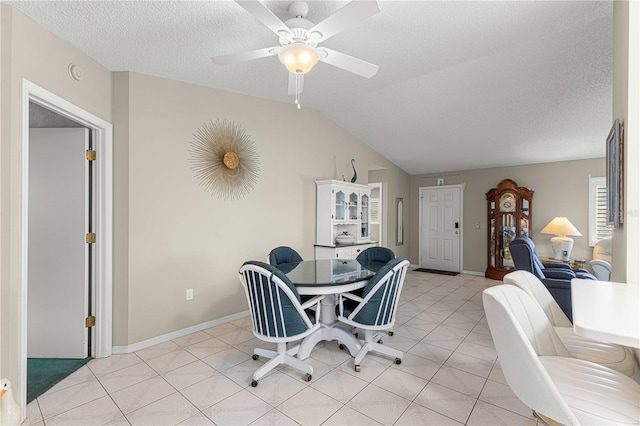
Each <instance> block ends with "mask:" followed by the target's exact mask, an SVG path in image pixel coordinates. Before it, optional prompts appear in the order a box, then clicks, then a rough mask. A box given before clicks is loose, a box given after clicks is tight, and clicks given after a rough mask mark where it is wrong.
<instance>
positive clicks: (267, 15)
mask: <svg viewBox="0 0 640 426" xmlns="http://www.w3.org/2000/svg"><path fill="white" fill-rule="evenodd" d="M236 3H238V4H239V5H240V6H242V7H243V8H244V9H245V10H246V11H247V12H249V13H251V14H252V15H253V16H255V17H256V18H258V20H259V21H260V22H262V23H263V24H264V25H266V26H267V28H269V29H270V30H271V31H273V32H274V33H275V34H276V35H277V36H278V37H285V38H288V39H291V36H292V33H291V30H290V29H289V27H287V26H286V25H285V24H284V22H282V21H281V20H280V18H278V17H277V16H276V15H274V13H273V12H272V11H270V10H269V9H268V8H267V6H265V5H264V4H263V3H262V2H259V1H257V0H236Z"/></svg>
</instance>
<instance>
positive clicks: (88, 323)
mask: <svg viewBox="0 0 640 426" xmlns="http://www.w3.org/2000/svg"><path fill="white" fill-rule="evenodd" d="M94 325H96V317H94V316H93V315H91V316H89V317H86V318H85V319H84V326H85V327H87V328H88V327H93V326H94Z"/></svg>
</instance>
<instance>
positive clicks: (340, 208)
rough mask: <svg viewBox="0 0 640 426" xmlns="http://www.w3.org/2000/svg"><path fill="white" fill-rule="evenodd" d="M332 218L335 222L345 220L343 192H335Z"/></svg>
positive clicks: (345, 206) (345, 197)
mask: <svg viewBox="0 0 640 426" xmlns="http://www.w3.org/2000/svg"><path fill="white" fill-rule="evenodd" d="M333 209H334V218H335V220H345V219H346V218H345V213H346V212H347V194H346V193H345V192H344V191H339V190H336V191H335V198H334V206H333Z"/></svg>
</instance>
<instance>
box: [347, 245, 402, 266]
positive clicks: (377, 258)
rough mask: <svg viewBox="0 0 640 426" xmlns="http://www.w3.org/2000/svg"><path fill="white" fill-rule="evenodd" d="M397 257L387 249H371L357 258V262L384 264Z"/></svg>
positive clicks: (364, 251)
mask: <svg viewBox="0 0 640 426" xmlns="http://www.w3.org/2000/svg"><path fill="white" fill-rule="evenodd" d="M395 257H396V255H395V254H394V253H393V251H391V249H388V248H386V247H377V246H376V247H369V248H367V249H364V250H363V251H362V253H360V254H359V255H358V257H356V260H357V261H371V262H384V263H387V262H388V261H390V260H392V259H395Z"/></svg>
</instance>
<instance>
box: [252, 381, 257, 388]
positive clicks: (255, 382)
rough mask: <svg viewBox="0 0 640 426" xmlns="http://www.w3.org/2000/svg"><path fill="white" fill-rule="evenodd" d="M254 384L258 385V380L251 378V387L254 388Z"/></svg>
mask: <svg viewBox="0 0 640 426" xmlns="http://www.w3.org/2000/svg"><path fill="white" fill-rule="evenodd" d="M256 386H258V381H257V380H252V381H251V387H252V388H255V387H256Z"/></svg>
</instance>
